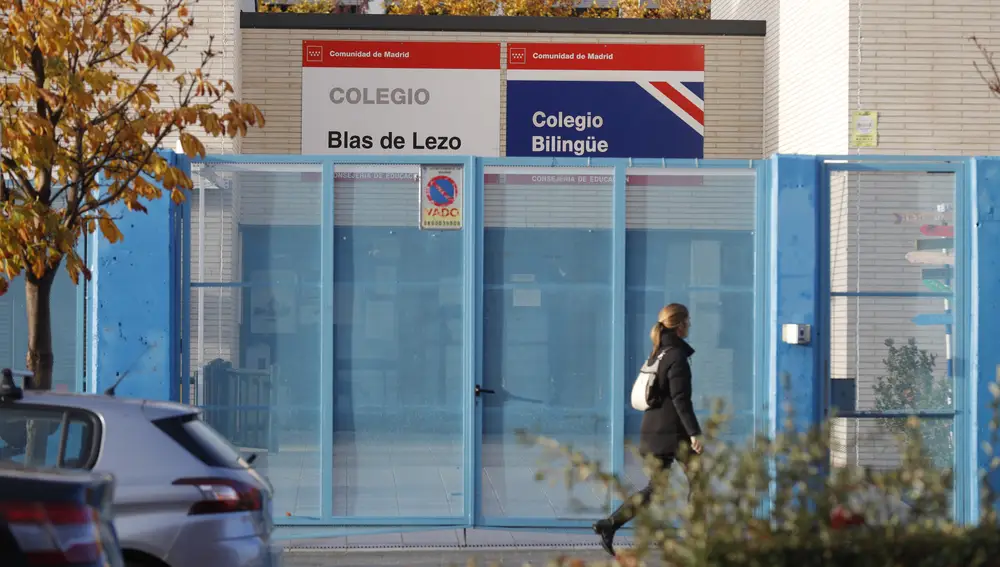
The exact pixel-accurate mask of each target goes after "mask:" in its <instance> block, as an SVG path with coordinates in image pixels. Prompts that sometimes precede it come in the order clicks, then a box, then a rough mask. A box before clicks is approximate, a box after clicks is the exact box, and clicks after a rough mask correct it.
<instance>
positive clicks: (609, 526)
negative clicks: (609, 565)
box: [592, 519, 618, 557]
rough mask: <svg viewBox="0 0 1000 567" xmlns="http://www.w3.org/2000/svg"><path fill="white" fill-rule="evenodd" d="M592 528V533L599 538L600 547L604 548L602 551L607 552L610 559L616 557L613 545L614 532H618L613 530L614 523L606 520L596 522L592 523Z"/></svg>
mask: <svg viewBox="0 0 1000 567" xmlns="http://www.w3.org/2000/svg"><path fill="white" fill-rule="evenodd" d="M592 527H593V528H594V533H595V534H597V536H598V537H600V538H601V547H603V548H604V551H607V552H608V554H609V555H611V557H616V554H615V548H614V545H613V544H614V541H615V532H616V531H618V530H617V529H616V528H615V524H614V522H612V521H611V520H608V519H604V520H598V521H596V522H594V525H593V526H592Z"/></svg>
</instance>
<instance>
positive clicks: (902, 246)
mask: <svg viewBox="0 0 1000 567" xmlns="http://www.w3.org/2000/svg"><path fill="white" fill-rule="evenodd" d="M886 161H887V162H888V163H881V164H880V163H878V162H874V161H863V162H860V163H827V164H826V172H825V178H826V180H827V187H826V189H827V192H826V193H827V194H828V195H829V207H828V211H829V214H828V218H827V222H828V225H827V227H826V228H828V231H824V230H823V229H822V228H821V230H820V233H821V234H823V233H824V232H828V234H829V257H828V260H829V261H828V265H829V274H828V282H829V305H828V313H827V321H828V323H829V328H830V334H829V337H830V339H829V340H830V343H829V352H828V356H827V357H826V373H827V379H828V380H827V383H826V395H827V407H828V408H830V409H835V410H836V411H837V415H838V416H839V417H838V418H837V419H835V420H834V422H833V423H832V431H831V436H832V438H831V440H830V441H831V454H830V461H831V463H830V464H831V466H833V467H844V466H850V467H855V466H856V467H862V468H866V469H892V468H896V467H898V466H899V465H900V462H901V459H902V455H903V452H904V450H905V448H906V446H907V444H908V443H912V442H913V441H914V439H913V437H915V436H920V437H921V441H922V442H923V445H924V448H925V449H926V450H927V451H928V452H929V455H930V456H931V457H932V458H933V460H934V462H935V464H936V465H937V466H939V467H942V468H945V469H953V468H955V464H956V458H958V459H961V456H960V454H961V451H962V449H961V448H960V445H961V443H960V441H958V440H956V431H958V430H959V429H958V428H956V423H955V420H956V416H957V415H960V413H961V411H962V409H963V408H961V407H960V404H961V400H963V399H965V397H964V395H963V394H962V392H960V391H958V390H959V389H961V388H963V387H965V384H966V378H967V377H966V376H965V372H966V369H965V368H964V365H963V364H962V360H961V357H958V356H956V353H960V352H963V347H962V344H963V341H965V340H966V337H965V335H964V333H965V330H964V329H965V327H964V325H963V324H962V321H964V319H965V317H964V316H963V313H964V312H965V309H966V307H965V305H964V299H965V297H964V294H963V293H962V292H961V290H962V285H963V284H964V283H965V282H964V279H965V275H964V270H965V262H966V260H965V258H966V255H967V250H966V248H965V245H964V240H963V238H962V235H963V234H964V233H965V230H966V226H965V223H966V217H965V216H963V215H962V214H960V213H959V212H957V211H962V210H963V207H964V203H963V202H962V200H961V199H959V200H956V199H957V196H960V195H962V192H960V191H958V188H959V187H962V184H963V183H964V181H963V179H964V178H963V175H964V172H963V169H962V164H961V163H958V164H950V163H927V164H925V163H917V162H910V163H891V162H889V158H886ZM910 416H917V417H919V418H920V419H921V427H920V430H919V431H916V432H914V431H911V430H909V429H908V428H907V427H906V421H907V419H908V418H909V417H910ZM959 462H960V461H959ZM956 472H957V470H956ZM965 484H966V483H963V482H962V480H961V479H959V478H956V483H955V486H956V492H955V496H956V498H955V499H954V502H956V503H957V502H963V501H964V498H957V496H960V492H961V491H964V490H966V489H967V487H966V486H965ZM956 511H957V510H956Z"/></svg>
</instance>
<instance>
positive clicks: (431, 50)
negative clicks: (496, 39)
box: [302, 40, 500, 70]
mask: <svg viewBox="0 0 1000 567" xmlns="http://www.w3.org/2000/svg"><path fill="white" fill-rule="evenodd" d="M302 66H303V67H334V68H336V67H342V68H365V69H497V70H499V69H500V44H499V43H472V42H449V41H316V40H307V41H303V42H302Z"/></svg>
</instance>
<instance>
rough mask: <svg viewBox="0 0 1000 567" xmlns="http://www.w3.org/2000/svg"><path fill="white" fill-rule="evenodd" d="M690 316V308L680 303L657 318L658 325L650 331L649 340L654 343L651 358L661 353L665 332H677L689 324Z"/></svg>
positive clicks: (665, 308)
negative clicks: (661, 337) (661, 342)
mask: <svg viewBox="0 0 1000 567" xmlns="http://www.w3.org/2000/svg"><path fill="white" fill-rule="evenodd" d="M689 316H690V314H689V313H688V308H687V307H685V306H684V305H682V304H680V303H671V304H670V305H667V306H666V307H664V308H663V309H660V314H659V315H657V317H656V324H655V325H653V328H652V329H650V330H649V340H650V342H652V343H653V350H652V351H651V352H650V353H649V358H653V357H654V356H656V353H658V352H660V346H661V344H660V336H661V335H662V334H663V331H665V330H673V331H676V330H677V328H678V327H680V326H681V325H683V324H684V323H686V322H687V320H688V317H689Z"/></svg>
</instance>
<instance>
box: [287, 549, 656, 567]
mask: <svg viewBox="0 0 1000 567" xmlns="http://www.w3.org/2000/svg"><path fill="white" fill-rule="evenodd" d="M559 557H573V558H580V559H583V560H586V561H587V562H588V567H592V566H595V565H601V564H604V565H613V563H611V562H610V561H608V560H609V559H610V558H609V557H608V556H607V555H606V554H605V553H604V552H603V551H595V550H586V551H574V550H522V549H512V550H447V551H444V550H441V551H356V550H337V551H308V552H305V551H295V552H287V553H286V554H285V557H284V565H283V567H372V566H375V565H389V566H392V565H398V566H400V567H452V566H454V567H465V566H470V565H475V567H491V566H497V567H522V566H523V565H527V564H530V565H532V566H533V567H545V566H546V565H547V564H548V563H549V562H550V561H553V560H557V559H558V558H559ZM472 561H474V563H470V562H472ZM646 564H647V565H650V566H652V565H656V564H657V563H651V562H647V563H646Z"/></svg>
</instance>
